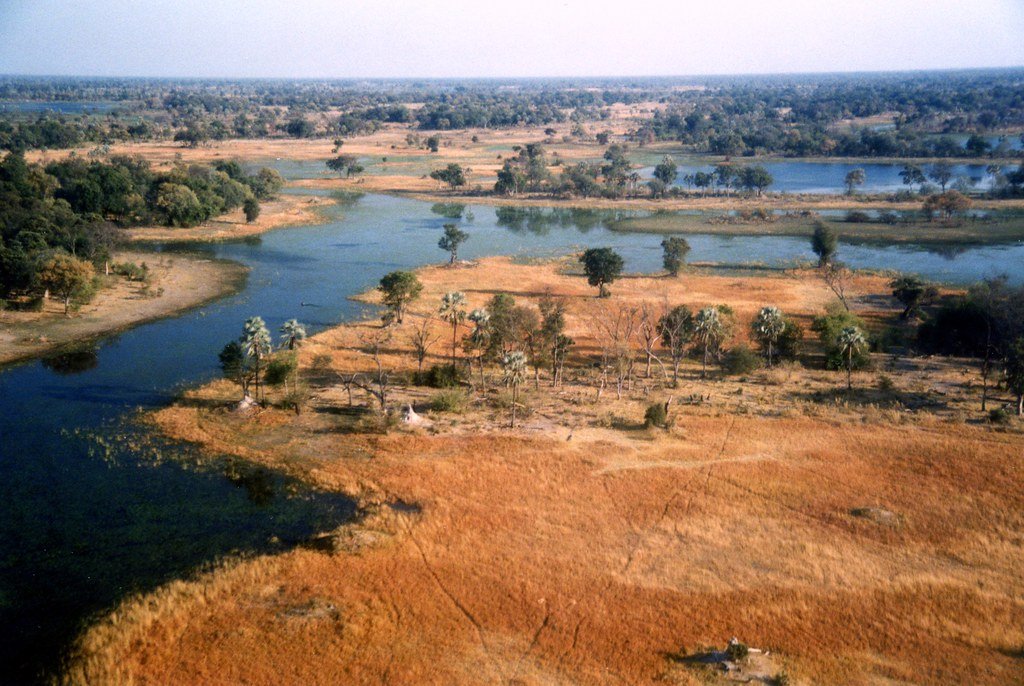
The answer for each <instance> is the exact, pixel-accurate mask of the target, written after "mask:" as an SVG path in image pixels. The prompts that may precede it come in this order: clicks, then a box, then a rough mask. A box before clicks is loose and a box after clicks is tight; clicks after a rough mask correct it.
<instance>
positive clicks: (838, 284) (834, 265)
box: [819, 262, 853, 312]
mask: <svg viewBox="0 0 1024 686" xmlns="http://www.w3.org/2000/svg"><path fill="white" fill-rule="evenodd" d="M819 273H820V274H821V278H822V280H823V281H824V282H825V285H826V286H828V287H829V289H831V291H832V292H833V293H835V296H836V297H837V298H839V302H841V303H842V304H843V307H845V308H846V311H847V312H849V311H850V303H849V302H848V301H847V299H846V289H847V287H848V286H849V285H850V279H852V278H853V272H852V271H850V270H849V269H847V267H846V265H844V264H843V263H842V262H829V263H828V264H826V265H825V266H824V267H822V268H821V269H820V270H819Z"/></svg>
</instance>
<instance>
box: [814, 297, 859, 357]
mask: <svg viewBox="0 0 1024 686" xmlns="http://www.w3.org/2000/svg"><path fill="white" fill-rule="evenodd" d="M848 326H854V327H857V328H858V329H860V330H861V331H863V332H865V334H866V333H867V326H866V325H865V324H864V320H863V319H861V318H860V317H858V316H857V315H855V314H854V313H852V312H847V311H846V309H845V308H843V306H842V305H840V304H839V303H831V304H830V305H829V306H828V307H827V308H825V314H823V315H820V316H818V317H815V318H814V322H813V323H812V324H811V329H812V330H813V331H814V332H815V333H816V334H818V338H819V340H821V343H822V345H823V346H824V347H825V356H826V360H825V366H826V367H827V368H828V369H846V361H845V360H844V359H843V355H842V351H841V350H840V349H839V348H838V347H837V346H836V338H838V337H839V332H840V331H842V330H843V329H845V328H846V327H848ZM869 342H870V341H869ZM870 363H871V355H870V354H869V353H868V350H866V349H865V350H861V351H860V352H859V353H858V354H857V355H855V356H854V358H853V368H854V369H863V368H865V367H867V366H868V365H869V364H870Z"/></svg>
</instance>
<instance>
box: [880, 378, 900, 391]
mask: <svg viewBox="0 0 1024 686" xmlns="http://www.w3.org/2000/svg"><path fill="white" fill-rule="evenodd" d="M878 390H880V391H881V392H882V393H892V392H893V391H894V390H896V382H894V381H893V380H892V377H891V376H889V375H888V374H879V375H878Z"/></svg>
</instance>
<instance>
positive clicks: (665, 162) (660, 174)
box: [654, 155, 679, 186]
mask: <svg viewBox="0 0 1024 686" xmlns="http://www.w3.org/2000/svg"><path fill="white" fill-rule="evenodd" d="M678 174H679V167H677V166H676V161H675V160H674V159H672V157H671V156H670V155H665V157H663V158H662V160H661V162H660V163H658V165H657V166H656V167H655V168H654V178H656V179H657V180H658V181H661V182H662V183H663V184H665V185H666V186H671V185H672V182H673V181H675V180H676V176H677V175H678Z"/></svg>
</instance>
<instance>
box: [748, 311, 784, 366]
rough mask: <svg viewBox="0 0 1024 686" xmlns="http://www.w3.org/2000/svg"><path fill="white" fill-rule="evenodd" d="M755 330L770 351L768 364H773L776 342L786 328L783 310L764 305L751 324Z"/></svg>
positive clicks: (767, 350)
mask: <svg viewBox="0 0 1024 686" xmlns="http://www.w3.org/2000/svg"><path fill="white" fill-rule="evenodd" d="M751 328H752V329H753V330H754V337H755V338H757V339H758V340H759V341H761V344H762V345H763V346H765V352H767V353H768V366H769V367H771V366H772V353H773V352H774V351H775V344H776V343H778V342H779V338H780V337H781V336H782V334H783V332H785V330H786V318H785V317H783V316H782V310H780V309H779V308H777V307H773V306H771V305H769V306H768V307H762V308H761V311H760V312H758V313H757V317H756V318H755V319H754V321H753V323H752V324H751Z"/></svg>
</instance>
